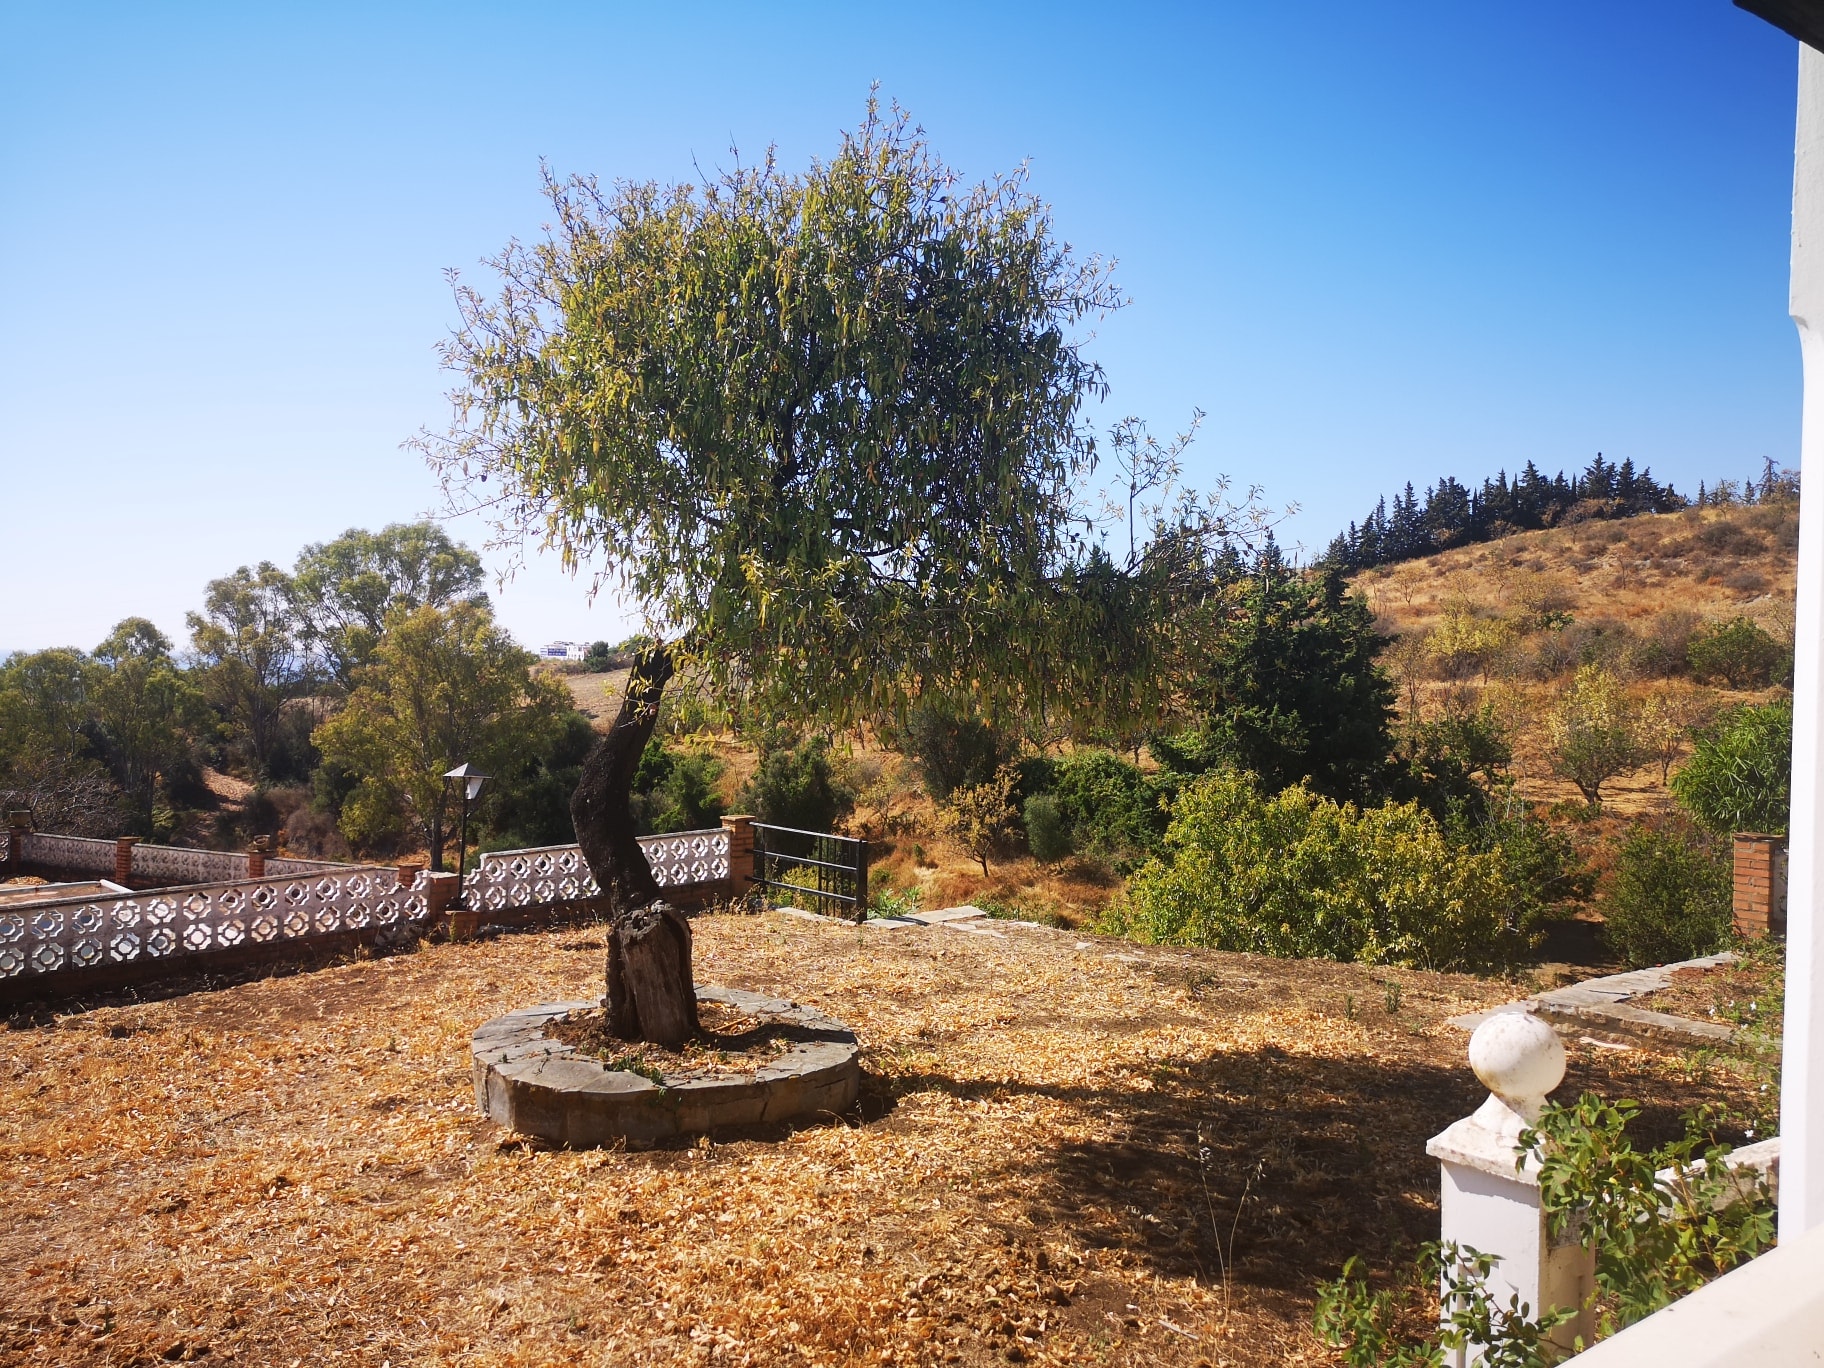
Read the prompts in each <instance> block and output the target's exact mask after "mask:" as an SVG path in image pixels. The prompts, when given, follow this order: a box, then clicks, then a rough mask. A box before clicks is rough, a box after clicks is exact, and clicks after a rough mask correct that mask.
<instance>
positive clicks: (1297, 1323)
mask: <svg viewBox="0 0 1824 1368" xmlns="http://www.w3.org/2000/svg"><path fill="white" fill-rule="evenodd" d="M696 925H697V928H698V935H699V939H698V942H697V947H698V949H697V966H698V974H699V977H700V978H701V979H702V980H704V981H709V982H719V983H724V984H728V985H731V986H735V987H741V988H750V989H762V990H765V991H767V992H779V993H784V994H788V995H793V996H796V997H798V998H799V999H801V1000H804V1001H807V1002H810V1003H813V1004H815V1005H816V1006H818V1007H819V1008H821V1009H823V1010H826V1011H828V1012H831V1013H833V1014H834V1015H836V1016H838V1017H840V1018H842V1019H844V1020H846V1021H847V1022H849V1023H850V1024H851V1025H853V1026H854V1027H855V1029H856V1030H857V1031H858V1033H859V1035H860V1038H861V1040H862V1042H863V1045H864V1050H865V1054H864V1063H865V1069H866V1082H865V1084H864V1089H863V1099H862V1103H861V1105H860V1106H859V1107H858V1108H857V1109H856V1111H855V1113H854V1114H852V1115H848V1116H843V1117H825V1118H820V1119H818V1120H817V1121H815V1122H814V1123H812V1124H808V1125H805V1126H802V1127H800V1128H796V1129H791V1130H774V1131H768V1132H757V1133H746V1134H729V1135H718V1136H716V1137H715V1138H714V1139H713V1141H703V1142H699V1143H697V1144H694V1145H689V1146H680V1147H678V1148H672V1149H658V1150H652V1151H647V1152H640V1153H630V1152H615V1151H591V1152H563V1151H556V1152H554V1151H550V1150H547V1149H544V1148H541V1147H539V1146H536V1145H532V1144H528V1143H524V1142H521V1141H519V1140H518V1139H516V1138H515V1137H514V1136H512V1135H511V1134H509V1133H506V1132H503V1131H502V1130H500V1129H498V1128H497V1127H495V1126H494V1125H492V1124H491V1123H489V1122H487V1121H485V1120H483V1119H482V1118H481V1117H480V1116H479V1115H478V1114H477V1112H476V1109H475V1104H474V1099H473V1094H472V1091H471V1087H470V1081H469V1066H468V1051H467V1043H468V1037H469V1034H470V1032H471V1031H472V1030H473V1029H474V1027H475V1026H476V1025H477V1024H479V1023H480V1022H482V1021H483V1020H486V1019H487V1018H489V1017H492V1016H496V1015H498V1014H500V1013H502V1012H505V1011H507V1010H509V1009H511V1008H513V1007H518V1006H525V1005H528V1004H532V1003H537V1002H543V1001H551V1000H557V999H565V998H575V997H584V996H589V995H591V994H593V993H596V992H599V978H598V974H599V972H600V964H601V959H602V949H601V933H600V929H599V928H590V927H584V928H573V929H566V930H558V931H546V932H537V933H531V934H523V935H516V936H509V937H502V938H500V939H496V940H492V941H484V942H476V943H468V944H443V945H434V946H427V947H425V948H423V949H420V950H419V951H418V952H416V953H413V954H405V955H400V956H396V957H393V958H387V959H379V960H366V961H358V962H353V963H345V964H341V965H338V966H334V967H330V968H326V969H319V970H316V971H314V972H307V973H298V974H295V975H293V976H290V977H284V978H271V979H265V980H258V981H251V982H246V983H241V984H239V985H234V986H226V987H218V988H214V989H210V990H206V991H192V992H188V993H186V994H184V995H180V996H173V997H169V998H167V999H164V1000H160V1001H151V1002H145V1003H132V1002H125V1003H123V1002H115V1003H112V1004H104V1005H97V1006H93V1007H90V1008H87V1009H85V1010H67V1011H65V1012H63V1013H61V1014H58V1015H54V1016H53V1015H51V1014H49V1013H45V1014H41V1015H39V1016H37V1017H27V1016H21V1017H16V1018H14V1019H13V1020H12V1022H11V1023H10V1024H11V1030H10V1031H9V1032H8V1033H7V1034H6V1035H5V1036H4V1038H3V1039H4V1044H5V1049H4V1055H3V1057H0V1166H3V1171H4V1172H5V1174H6V1176H7V1188H6V1192H7V1199H8V1200H7V1202H6V1203H5V1206H4V1209H0V1269H4V1278H3V1279H0V1288H4V1291H3V1292H0V1363H6V1364H45V1363H56V1364H152V1363H155V1362H157V1361H160V1360H166V1361H176V1360H193V1359H200V1358H205V1357H206V1358H207V1360H208V1361H209V1362H211V1363H239V1364H273V1365H293V1366H294V1368H297V1366H301V1365H303V1364H317V1363H327V1362H345V1363H350V1364H364V1365H374V1368H384V1366H385V1365H389V1364H390V1365H395V1366H396V1368H403V1365H406V1364H427V1363H428V1364H464V1365H482V1364H503V1365H505V1364H511V1365H533V1364H667V1363H726V1364H741V1363H755V1364H813V1363H817V1364H860V1363H867V1364H882V1363H899V1364H913V1363H920V1364H922V1363H967V1364H986V1363H990V1362H1003V1363H1004V1362H1009V1361H1012V1362H1032V1363H1091V1364H1183V1365H1193V1364H1200V1363H1207V1364H1212V1365H1214V1364H1267V1363H1282V1362H1323V1361H1327V1354H1326V1351H1325V1350H1324V1349H1323V1348H1322V1347H1321V1346H1320V1345H1319V1344H1318V1343H1317V1342H1316V1341H1315V1339H1314V1338H1313V1337H1312V1335H1311V1333H1310V1331H1309V1329H1308V1326H1309V1323H1310V1313H1311V1303H1312V1296H1313V1290H1314V1284H1315V1282H1316V1281H1317V1280H1319V1279H1320V1278H1326V1277H1332V1276H1334V1275H1335V1274H1336V1272H1337V1271H1338V1269H1339V1267H1340V1265H1341V1263H1342V1261H1343V1259H1344V1258H1345V1257H1346V1256H1347V1255H1349V1254H1350V1253H1353V1252H1358V1251H1359V1252H1362V1253H1364V1254H1366V1255H1368V1256H1369V1257H1370V1260H1371V1262H1372V1263H1373V1264H1374V1265H1375V1266H1376V1267H1377V1268H1378V1269H1381V1270H1383V1271H1384V1270H1387V1269H1389V1268H1391V1267H1392V1266H1393V1262H1394V1258H1395V1250H1396V1248H1397V1247H1400V1246H1409V1245H1411V1244H1413V1243H1416V1242H1418V1241H1421V1240H1423V1239H1425V1238H1427V1237H1429V1236H1431V1235H1433V1234H1435V1231H1436V1223H1437V1211H1436V1192H1437V1172H1436V1168H1435V1166H1434V1164H1433V1163H1432V1161H1430V1160H1429V1159H1427V1158H1426V1156H1425V1152H1424V1150H1425V1141H1426V1138H1427V1137H1429V1136H1430V1135H1432V1134H1433V1133H1435V1132H1436V1131H1438V1130H1440V1129H1442V1128H1443V1127H1444V1126H1445V1125H1446V1124H1448V1123H1449V1122H1451V1121H1454V1120H1456V1119H1457V1118H1458V1117H1460V1116H1463V1115H1465V1114H1466V1113H1467V1112H1468V1111H1470V1110H1471V1109H1473V1108H1474V1107H1475V1106H1476V1105H1477V1104H1478V1103H1479V1101H1480V1100H1481V1097H1480V1093H1479V1090H1478V1089H1477V1087H1476V1085H1475V1083H1474V1080H1473V1079H1472V1077H1471V1076H1470V1074H1469V1072H1468V1070H1467V1068H1466V1067H1465V1066H1464V1063H1463V1059H1464V1037H1463V1036H1462V1035H1461V1034H1460V1033H1459V1032H1457V1031H1456V1030H1454V1029H1453V1028H1451V1027H1449V1026H1447V1025H1445V1024H1444V1018H1446V1017H1448V1016H1450V1015H1452V1014H1454V1013H1457V1012H1461V1011H1464V1010H1466V1009H1468V1008H1471V1007H1475V1006H1478V1005H1482V1004H1487V1003H1493V1002H1496V1001H1499V1000H1502V999H1505V998H1507V997H1509V996H1512V995H1513V994H1514V992H1515V988H1514V986H1513V985H1507V984H1502V983H1500V982H1496V981H1487V980H1477V979H1474V978H1468V977H1456V976H1441V975H1431V974H1422V973H1415V972H1407V971H1397V970H1378V971H1377V970H1371V969H1366V968H1362V967H1357V966H1345V965H1335V964H1329V963H1308V962H1307V963H1301V962H1285V961H1272V960H1263V959H1256V958H1252V957H1247V956H1240V955H1227V954H1220V953H1214V952H1205V951H1182V950H1163V949H1158V948H1140V947H1135V946H1132V945H1129V944H1127V943H1124V942H1120V941H1110V940H1104V939H1098V938H1091V937H1082V936H1079V935H1077V934H1075V933H1072V932H1064V931H1055V930H1046V929H1038V928H1026V927H1022V926H1018V925H1008V926H1005V927H1004V928H1003V930H1004V933H1005V934H1004V937H1001V936H993V935H981V934H971V933H967V932H958V931H954V930H947V929H941V928H934V929H929V930H924V929H921V930H900V931H879V930H872V929H863V928H850V927H845V926H840V925H835V924H830V923H814V922H807V921H803V920H798V919H794V918H792V917H789V916H786V915H783V914H777V913H774V914H767V915H764V916H753V917H738V916H706V917H703V918H701V919H699V921H698V922H697V923H696ZM1389 984H1393V985H1396V987H1394V988H1390V987H1388V986H1387V985H1389ZM1568 1086H1570V1087H1574V1088H1577V1087H1592V1086H1593V1087H1598V1088H1600V1089H1602V1090H1604V1091H1605V1092H1607V1093H1609V1094H1610V1095H1631V1096H1634V1097H1637V1098H1640V1099H1642V1100H1643V1101H1645V1102H1647V1103H1648V1104H1649V1109H1648V1110H1649V1120H1650V1122H1651V1124H1652V1126H1653V1127H1655V1128H1657V1129H1659V1130H1662V1131H1663V1130H1669V1129H1670V1126H1671V1119H1672V1116H1673V1114H1674V1113H1675V1112H1676V1111H1677V1110H1679V1109H1681V1108H1683V1107H1687V1106H1689V1105H1691V1104H1693V1103H1695V1102H1697V1101H1700V1100H1704V1099H1713V1098H1718V1097H1723V1096H1726V1095H1727V1094H1728V1090H1729V1088H1730V1087H1732V1086H1733V1085H1732V1084H1731V1082H1730V1080H1729V1079H1728V1078H1727V1077H1726V1076H1725V1074H1724V1073H1723V1072H1721V1071H1719V1070H1718V1069H1717V1068H1716V1067H1714V1065H1712V1066H1711V1067H1709V1068H1708V1069H1707V1070H1705V1071H1703V1072H1701V1073H1699V1072H1694V1071H1692V1070H1691V1069H1690V1068H1689V1067H1688V1065H1687V1064H1686V1063H1685V1062H1684V1061H1682V1060H1680V1059H1678V1058H1677V1057H1672V1056H1664V1057H1662V1056H1655V1055H1651V1054H1648V1053H1645V1052H1639V1051H1636V1052H1631V1053H1624V1054H1617V1053H1613V1052H1609V1051H1602V1050H1597V1049H1593V1048H1588V1049H1586V1048H1584V1047H1581V1046H1578V1045H1575V1044H1573V1046H1572V1077H1571V1082H1570V1084H1569V1085H1568Z"/></svg>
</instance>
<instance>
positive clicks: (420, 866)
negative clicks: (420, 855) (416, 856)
mask: <svg viewBox="0 0 1824 1368" xmlns="http://www.w3.org/2000/svg"><path fill="white" fill-rule="evenodd" d="M424 869H425V864H424V861H423V860H401V861H400V862H399V887H400V888H401V889H403V890H405V891H406V892H407V893H409V892H411V891H412V885H413V884H415V883H417V882H418V876H419V875H420V874H422V873H423V872H424Z"/></svg>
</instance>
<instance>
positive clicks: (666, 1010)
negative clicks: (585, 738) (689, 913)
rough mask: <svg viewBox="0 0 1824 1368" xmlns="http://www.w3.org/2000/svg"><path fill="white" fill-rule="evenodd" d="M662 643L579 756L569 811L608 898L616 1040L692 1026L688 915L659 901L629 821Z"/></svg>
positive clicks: (659, 685)
mask: <svg viewBox="0 0 1824 1368" xmlns="http://www.w3.org/2000/svg"><path fill="white" fill-rule="evenodd" d="M672 669H673V665H672V660H671V654H670V652H669V651H667V650H666V648H665V647H663V646H656V647H654V648H653V649H652V650H650V651H646V652H643V653H642V654H641V655H640V657H639V659H638V660H636V661H635V662H634V666H633V673H632V674H631V675H629V676H628V679H627V695H626V697H625V698H623V699H622V700H621V710H620V713H619V714H618V715H617V716H616V717H615V719H614V725H613V726H612V727H611V728H609V730H608V734H607V735H606V736H604V737H603V738H602V739H601V740H600V741H598V742H597V743H596V746H595V749H594V750H592V751H591V752H590V753H589V758H588V759H587V760H585V761H584V762H583V774H582V779H581V780H580V781H579V782H578V783H577V786H576V792H575V793H574V794H573V795H572V796H571V799H570V820H571V821H572V823H573V824H574V825H575V827H576V840H577V844H578V845H579V846H581V847H582V851H583V858H584V859H585V860H587V861H588V862H589V871H590V873H592V874H594V875H595V882H596V883H597V885H599V886H600V888H601V890H602V897H603V898H604V899H605V900H606V901H607V903H608V916H609V919H610V923H611V925H610V928H609V934H608V996H607V999H606V1002H605V1004H604V1005H605V1006H606V1007H607V1009H608V1027H609V1029H610V1030H611V1031H613V1032H614V1034H615V1035H616V1036H618V1037H620V1038H621V1039H622V1040H650V1041H652V1042H653V1043H655V1044H660V1045H677V1044H679V1043H680V1042H682V1041H683V1040H685V1039H686V1038H688V1037H689V1036H690V1035H692V1034H693V1033H694V1032H695V1031H696V1029H697V992H696V985H695V983H694V982H693V981H692V978H691V972H690V923H689V922H688V921H687V920H685V918H684V914H683V913H681V912H679V911H678V910H677V909H676V908H674V907H672V906H671V904H669V903H667V902H665V901H663V900H662V896H661V893H660V890H659V885H658V882H657V881H656V880H655V879H654V878H653V877H652V867H651V866H650V865H649V864H647V863H646V855H645V852H644V851H642V850H641V849H640V843H639V841H638V840H637V839H636V837H635V833H634V829H633V808H632V806H631V804H630V803H629V801H628V800H629V798H630V797H631V795H632V793H633V776H634V774H635V772H636V771H637V770H638V769H639V766H640V754H641V752H643V751H644V750H645V749H646V743H647V742H648V741H650V740H651V739H652V729H653V727H654V726H655V725H656V724H657V723H658V720H659V699H660V697H661V696H662V695H663V694H664V692H665V685H666V684H667V683H668V682H669V681H670V679H671V675H672Z"/></svg>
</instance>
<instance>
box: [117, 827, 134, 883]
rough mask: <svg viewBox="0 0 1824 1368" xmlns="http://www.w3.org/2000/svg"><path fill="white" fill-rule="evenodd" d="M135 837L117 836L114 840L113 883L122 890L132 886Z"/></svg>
mask: <svg viewBox="0 0 1824 1368" xmlns="http://www.w3.org/2000/svg"><path fill="white" fill-rule="evenodd" d="M138 844H139V837H137V836H119V837H116V838H115V840H114V882H115V883H117V884H119V885H120V886H121V887H122V888H131V887H132V886H133V847H134V846H136V845H138Z"/></svg>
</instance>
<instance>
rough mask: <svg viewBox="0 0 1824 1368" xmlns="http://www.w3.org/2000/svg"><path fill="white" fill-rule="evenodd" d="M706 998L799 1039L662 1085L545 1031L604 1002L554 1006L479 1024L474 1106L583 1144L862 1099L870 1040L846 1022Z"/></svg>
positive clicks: (521, 1127) (837, 1106) (782, 1007)
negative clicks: (743, 1064) (741, 1070)
mask: <svg viewBox="0 0 1824 1368" xmlns="http://www.w3.org/2000/svg"><path fill="white" fill-rule="evenodd" d="M697 1001H698V1002H720V1003H725V1004H727V1005H728V1006H730V1007H733V1008H735V1009H736V1010H737V1011H741V1012H746V1013H749V1014H751V1015H753V1016H758V1017H762V1018H765V1019H767V1020H769V1021H773V1022H778V1023H782V1024H784V1025H786V1026H789V1027H791V1028H793V1029H792V1032H791V1038H792V1041H793V1043H792V1046H791V1048H790V1049H788V1050H786V1051H785V1053H784V1054H781V1055H779V1056H778V1057H777V1058H775V1059H772V1060H769V1061H768V1062H767V1063H765V1064H763V1065H761V1066H760V1067H759V1068H757V1069H756V1070H754V1072H753V1074H752V1075H751V1076H749V1077H743V1076H740V1075H736V1076H734V1077H729V1076H727V1075H723V1076H721V1077H717V1078H699V1077H695V1076H693V1075H686V1074H678V1075H672V1074H667V1075H665V1082H664V1083H663V1084H662V1085H661V1084H658V1083H654V1082H653V1081H652V1080H651V1079H650V1078H646V1077H644V1076H642V1075H640V1074H634V1073H624V1072H622V1071H620V1070H618V1069H610V1068H608V1067H607V1066H606V1065H605V1064H603V1063H602V1062H601V1061H599V1060H596V1059H593V1058H591V1057H590V1056H588V1055H586V1054H582V1053H580V1052H579V1051H578V1050H577V1049H576V1047H575V1046H572V1045H566V1044H564V1043H563V1042H562V1041H560V1040H551V1039H548V1038H547V1037H546V1035H545V1027H546V1026H547V1025H549V1024H550V1023H552V1022H554V1021H556V1020H558V1019H559V1018H561V1017H564V1016H567V1015H569V1014H570V1013H571V1012H585V1011H589V1010H591V1009H592V1008H595V1007H599V1006H600V1005H601V1004H600V1003H596V1002H552V1003H546V1004H544V1005H543V1006H539V1007H525V1008H521V1009H520V1010H519V1011H517V1012H509V1013H507V1015H506V1016H503V1017H495V1018H494V1020H492V1021H490V1022H487V1023H485V1024H484V1025H483V1026H482V1027H481V1028H480V1029H479V1030H478V1031H476V1032H475V1036H474V1038H473V1039H472V1040H471V1041H470V1043H469V1051H470V1056H471V1059H472V1062H473V1070H474V1075H475V1101H476V1104H477V1105H478V1106H480V1108H481V1109H482V1110H483V1111H484V1112H486V1113H487V1114H488V1115H489V1116H491V1117H493V1118H494V1120H496V1121H498V1122H499V1123H500V1124H501V1125H503V1126H507V1127H509V1128H510V1129H512V1130H516V1131H519V1132H520V1133H521V1134H524V1135H536V1136H539V1137H541V1138H542V1139H545V1140H549V1141H551V1142H552V1143H554V1144H558V1145H567V1146H570V1147H572V1148H584V1147H587V1146H591V1145H605V1144H610V1143H612V1142H613V1141H616V1140H629V1141H633V1142H634V1143H636V1144H637V1143H649V1142H651V1141H654V1140H663V1139H666V1138H667V1137H669V1136H673V1135H688V1134H693V1133H696V1132H699V1131H707V1130H714V1129H716V1128H717V1127H719V1126H751V1125H755V1124H758V1123H763V1122H769V1121H783V1120H786V1119H787V1118H788V1117H793V1116H805V1115H808V1114H810V1113H813V1112H839V1111H842V1110H844V1109H845V1108H847V1107H849V1106H850V1105H851V1104H852V1103H853V1102H854V1101H855V1097H856V1095H857V1093H858V1092H859V1091H860V1088H861V1062H860V1059H859V1054H860V1047H859V1046H858V1045H857V1044H856V1043H855V1033H854V1032H853V1031H851V1030H849V1028H848V1027H846V1026H844V1025H843V1024H842V1023H841V1022H839V1021H834V1020H832V1019H831V1018H829V1017H826V1016H823V1015H822V1014H821V1013H819V1012H816V1011H813V1010H812V1009H811V1008H809V1007H804V1006H800V1005H799V1004H798V1003H795V1002H786V1001H784V1000H783V999H780V998H769V997H764V996H762V995H761V994H759V993H743V992H739V991H737V990H735V989H733V988H713V987H709V986H705V985H699V986H698V988H697Z"/></svg>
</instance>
